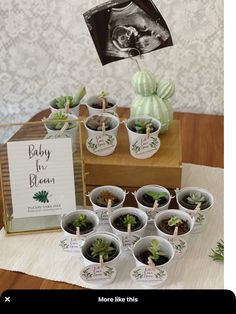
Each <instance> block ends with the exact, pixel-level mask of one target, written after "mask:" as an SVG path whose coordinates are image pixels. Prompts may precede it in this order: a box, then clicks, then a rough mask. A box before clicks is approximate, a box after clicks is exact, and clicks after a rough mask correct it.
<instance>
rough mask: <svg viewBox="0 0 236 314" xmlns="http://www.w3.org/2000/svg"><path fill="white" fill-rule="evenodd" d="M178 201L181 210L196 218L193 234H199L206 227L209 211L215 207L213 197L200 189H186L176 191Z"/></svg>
mask: <svg viewBox="0 0 236 314" xmlns="http://www.w3.org/2000/svg"><path fill="white" fill-rule="evenodd" d="M176 201H177V203H178V206H179V209H180V210H183V211H185V212H187V213H188V214H189V215H190V216H192V217H195V225H194V228H193V231H192V232H193V233H198V232H201V231H203V230H204V228H205V227H206V223H207V219H208V215H209V210H210V209H211V208H212V207H213V205H214V197H213V195H212V194H211V193H210V192H209V191H207V190H205V189H202V188H199V187H185V188H182V189H181V190H179V189H177V190H176Z"/></svg>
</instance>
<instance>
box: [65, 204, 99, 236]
mask: <svg viewBox="0 0 236 314" xmlns="http://www.w3.org/2000/svg"><path fill="white" fill-rule="evenodd" d="M80 215H85V216H86V217H87V219H88V220H89V221H91V223H92V224H93V226H94V227H93V229H92V230H91V231H90V232H88V233H85V234H81V238H84V237H87V236H88V235H90V234H92V233H94V232H95V231H96V230H97V227H98V225H99V218H98V216H97V215H96V213H94V212H93V211H92V210H88V209H79V210H76V211H73V212H70V213H68V214H66V215H64V216H62V219H61V228H62V230H63V232H64V235H65V236H67V237H71V238H77V235H76V234H73V233H70V232H68V231H66V229H65V228H66V226H67V224H68V223H70V222H72V221H74V220H75V219H76V218H78V217H79V216H80Z"/></svg>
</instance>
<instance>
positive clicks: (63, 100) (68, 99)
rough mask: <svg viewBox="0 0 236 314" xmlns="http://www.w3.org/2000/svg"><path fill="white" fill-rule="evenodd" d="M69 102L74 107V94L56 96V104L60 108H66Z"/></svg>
mask: <svg viewBox="0 0 236 314" xmlns="http://www.w3.org/2000/svg"><path fill="white" fill-rule="evenodd" d="M67 103H68V104H69V108H71V107H74V105H73V97H72V96H60V97H58V98H56V106H57V108H58V109H63V108H65V106H66V104H67Z"/></svg>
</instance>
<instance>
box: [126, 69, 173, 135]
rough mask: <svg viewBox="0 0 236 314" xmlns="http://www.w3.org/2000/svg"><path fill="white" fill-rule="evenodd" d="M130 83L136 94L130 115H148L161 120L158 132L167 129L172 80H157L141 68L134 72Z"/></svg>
mask: <svg viewBox="0 0 236 314" xmlns="http://www.w3.org/2000/svg"><path fill="white" fill-rule="evenodd" d="M132 85H133V87H134V90H135V92H136V93H137V94H138V95H137V96H136V98H135V99H134V101H133V102H132V106H131V115H130V116H131V117H132V118H133V117H136V116H139V115H142V114H145V115H149V116H151V117H153V118H155V119H157V120H159V121H160V122H161V130H160V134H162V133H165V132H166V131H168V129H169V127H170V125H171V123H172V121H173V109H172V105H171V103H170V100H169V99H170V98H171V97H172V96H173V95H174V93H175V86H174V84H173V82H172V81H170V80H169V81H157V80H156V78H155V76H154V75H153V74H152V73H151V72H149V71H147V70H141V71H138V72H137V73H135V74H134V76H133V78H132Z"/></svg>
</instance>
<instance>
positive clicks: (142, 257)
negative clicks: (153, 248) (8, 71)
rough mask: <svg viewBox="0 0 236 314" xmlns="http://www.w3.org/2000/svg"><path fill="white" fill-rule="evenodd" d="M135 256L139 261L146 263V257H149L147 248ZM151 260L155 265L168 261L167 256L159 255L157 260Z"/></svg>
mask: <svg viewBox="0 0 236 314" xmlns="http://www.w3.org/2000/svg"><path fill="white" fill-rule="evenodd" d="M136 257H137V259H138V260H139V261H140V262H141V263H143V264H146V265H148V258H149V257H150V252H149V251H148V250H144V251H142V252H141V253H140V254H139V256H136ZM152 261H153V263H154V264H155V265H156V266H160V265H163V264H165V263H167V262H168V261H169V257H167V256H160V257H159V258H158V260H156V261H155V260H152Z"/></svg>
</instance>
